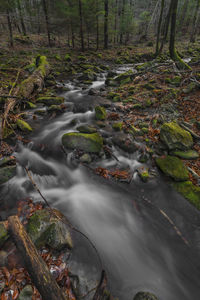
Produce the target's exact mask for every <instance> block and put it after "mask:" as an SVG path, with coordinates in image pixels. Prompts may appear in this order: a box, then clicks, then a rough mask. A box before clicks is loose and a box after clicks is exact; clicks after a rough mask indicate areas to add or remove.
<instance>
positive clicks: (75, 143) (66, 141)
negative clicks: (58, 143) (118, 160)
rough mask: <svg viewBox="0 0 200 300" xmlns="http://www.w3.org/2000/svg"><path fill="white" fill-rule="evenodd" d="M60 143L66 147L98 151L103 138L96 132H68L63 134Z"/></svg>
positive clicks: (92, 151)
mask: <svg viewBox="0 0 200 300" xmlns="http://www.w3.org/2000/svg"><path fill="white" fill-rule="evenodd" d="M62 143H63V145H64V146H65V147H66V148H68V149H73V150H74V149H79V150H83V151H85V152H89V153H90V152H91V153H99V152H100V151H101V149H102V146H103V139H102V137H101V136H100V135H99V134H98V133H91V134H87V133H77V132H70V133H66V134H64V135H63V137H62Z"/></svg>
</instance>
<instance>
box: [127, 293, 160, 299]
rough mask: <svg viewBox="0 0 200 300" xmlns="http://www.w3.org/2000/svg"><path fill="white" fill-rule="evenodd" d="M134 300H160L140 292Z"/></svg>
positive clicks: (150, 294)
mask: <svg viewBox="0 0 200 300" xmlns="http://www.w3.org/2000/svg"><path fill="white" fill-rule="evenodd" d="M133 300H158V298H157V297H156V296H155V295H153V294H152V293H149V292H139V293H137V294H136V295H135V297H134V298H133Z"/></svg>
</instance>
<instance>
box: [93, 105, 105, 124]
mask: <svg viewBox="0 0 200 300" xmlns="http://www.w3.org/2000/svg"><path fill="white" fill-rule="evenodd" d="M106 117H107V113H106V110H105V108H104V107H103V106H96V107H95V118H96V120H100V121H102V120H105V119H106Z"/></svg>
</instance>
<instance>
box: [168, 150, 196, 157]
mask: <svg viewBox="0 0 200 300" xmlns="http://www.w3.org/2000/svg"><path fill="white" fill-rule="evenodd" d="M172 154H173V155H175V156H178V157H180V158H182V159H197V158H199V153H198V152H197V151H194V150H188V151H174V152H172Z"/></svg>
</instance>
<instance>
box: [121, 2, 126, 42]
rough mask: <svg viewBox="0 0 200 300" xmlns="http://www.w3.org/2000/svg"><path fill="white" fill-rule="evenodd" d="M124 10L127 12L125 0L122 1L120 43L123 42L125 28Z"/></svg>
mask: <svg viewBox="0 0 200 300" xmlns="http://www.w3.org/2000/svg"><path fill="white" fill-rule="evenodd" d="M124 12H125V0H123V2H122V13H121V33H120V44H121V45H122V43H123V30H124Z"/></svg>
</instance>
